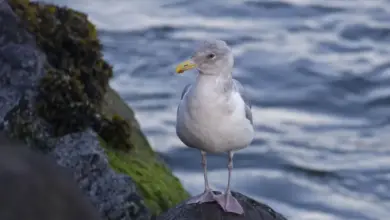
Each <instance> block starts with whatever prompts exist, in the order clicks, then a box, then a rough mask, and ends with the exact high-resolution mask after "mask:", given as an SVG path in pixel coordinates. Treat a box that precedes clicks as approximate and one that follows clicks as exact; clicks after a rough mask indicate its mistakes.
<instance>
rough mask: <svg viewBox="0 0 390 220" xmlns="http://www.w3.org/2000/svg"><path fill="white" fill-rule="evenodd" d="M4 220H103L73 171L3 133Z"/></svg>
mask: <svg viewBox="0 0 390 220" xmlns="http://www.w3.org/2000/svg"><path fill="white" fill-rule="evenodd" d="M0 143H1V144H0V195H1V196H0V219H1V220H21V219H23V220H53V219H56V220H102V218H101V217H100V216H99V214H98V211H97V210H96V208H94V207H93V206H92V204H91V202H90V201H89V200H88V199H87V197H86V196H85V195H83V194H82V192H81V190H80V189H79V188H78V186H77V184H76V182H75V181H74V180H73V178H72V176H71V173H70V172H67V171H69V170H65V169H64V168H62V167H60V166H58V165H57V164H56V163H55V161H54V160H53V159H52V158H49V157H47V156H44V155H42V154H39V153H36V152H33V151H32V150H31V149H29V148H27V146H26V145H25V144H24V143H23V142H20V141H14V140H10V139H9V138H7V137H6V136H5V135H4V134H3V133H0Z"/></svg>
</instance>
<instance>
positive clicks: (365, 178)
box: [54, 0, 390, 220]
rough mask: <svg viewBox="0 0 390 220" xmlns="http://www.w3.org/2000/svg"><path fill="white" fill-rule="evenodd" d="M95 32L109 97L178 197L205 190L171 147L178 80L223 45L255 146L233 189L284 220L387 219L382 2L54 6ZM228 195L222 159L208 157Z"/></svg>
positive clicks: (238, 166)
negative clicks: (212, 43) (135, 122)
mask: <svg viewBox="0 0 390 220" xmlns="http://www.w3.org/2000/svg"><path fill="white" fill-rule="evenodd" d="M54 2H56V3H61V4H66V5H67V6H70V7H73V8H76V9H79V10H82V11H84V12H87V13H88V14H89V16H90V18H91V19H92V21H93V22H94V23H95V24H97V27H98V28H99V30H100V36H101V39H102V42H103V44H104V47H105V57H106V58H107V59H108V60H109V61H110V62H111V63H112V64H113V65H114V67H115V75H116V77H115V78H114V79H113V80H112V82H111V85H112V86H113V87H114V88H115V89H116V90H117V91H119V92H120V94H121V96H122V97H123V98H124V99H125V100H126V101H127V102H128V103H129V104H130V105H131V106H132V107H134V109H135V110H136V113H137V117H138V119H139V120H140V122H141V125H142V127H143V130H144V131H145V132H146V134H147V136H148V138H149V140H150V141H151V142H152V144H153V146H154V147H155V149H156V150H157V151H159V152H160V153H161V154H162V156H163V158H164V159H165V160H166V161H167V163H168V164H169V165H170V166H171V167H172V169H173V170H174V172H175V174H176V175H178V177H179V178H180V179H181V180H182V182H183V183H184V185H185V187H186V188H187V189H188V190H189V191H190V192H192V193H198V192H199V191H201V190H202V187H203V176H202V173H201V168H200V163H199V162H200V154H199V152H198V151H196V150H194V149H188V148H185V147H184V146H183V144H182V143H181V142H180V141H179V139H178V138H177V137H176V135H175V130H174V125H175V120H176V119H175V115H176V107H177V104H178V102H179V97H180V92H181V90H182V88H183V87H184V85H186V84H187V83H188V82H191V81H192V80H193V79H194V76H195V72H189V73H187V74H185V75H182V76H176V75H174V66H175V64H177V63H178V62H179V61H181V60H183V59H185V58H187V57H188V56H189V55H190V54H191V52H192V50H193V46H194V45H195V44H196V43H197V41H198V40H202V39H205V38H211V37H212V38H221V39H224V40H226V41H227V42H228V43H229V44H230V45H231V46H232V47H233V51H234V54H235V56H236V61H235V63H236V68H235V72H234V76H235V77H236V78H237V79H239V80H240V81H241V82H242V83H243V84H244V85H245V86H246V87H247V91H248V93H249V95H250V97H251V99H252V100H253V102H254V107H253V115H254V121H255V126H256V137H255V140H254V142H253V144H252V145H251V146H250V147H248V148H247V149H245V150H242V151H239V152H238V153H237V154H236V156H235V169H234V174H233V181H232V184H233V188H234V190H238V191H241V192H243V193H246V194H248V195H251V196H252V197H254V198H256V199H258V200H261V201H264V202H267V203H268V204H269V205H271V206H272V207H273V208H275V209H276V210H278V211H279V212H282V213H284V214H285V215H286V216H288V217H289V219H292V220H302V219H314V220H315V219H321V220H336V219H337V220H339V219H342V220H351V219H353V220H371V219H372V220H386V219H388V216H389V215H390V189H389V187H390V147H389V146H388V143H390V137H389V135H388V134H389V131H390V126H389V125H388V124H389V123H388V122H389V112H390V111H389V107H388V106H387V105H388V104H389V103H390V102H389V100H390V98H389V97H390V86H389V85H390V69H389V68H388V67H389V61H388V58H389V52H390V46H389V45H388V40H389V39H390V28H389V25H388V24H389V21H390V13H389V11H390V2H388V1H386V0H370V1H364V0H355V1H345V0H316V1H308V0H258V1H254V0H253V1H239V0H229V1H226V0H216V1H189V0H185V1H181V0H167V1H159V0H142V1H141V0H134V1H125V0H116V1H103V0H93V1H92V0H56V1H54ZM208 160H209V170H210V172H209V175H210V181H211V185H212V186H213V187H214V188H217V189H220V190H221V189H224V188H225V186H226V181H227V169H226V163H227V157H226V155H210V156H209V157H208Z"/></svg>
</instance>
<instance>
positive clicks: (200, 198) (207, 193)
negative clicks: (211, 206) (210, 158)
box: [187, 151, 215, 204]
mask: <svg viewBox="0 0 390 220" xmlns="http://www.w3.org/2000/svg"><path fill="white" fill-rule="evenodd" d="M200 153H201V154H202V167H203V174H204V192H203V193H201V194H199V195H196V196H194V197H192V198H191V199H189V200H188V201H187V204H193V203H205V202H212V201H215V199H214V196H215V195H214V193H213V192H212V190H211V189H210V186H209V180H208V178H207V161H206V152H204V151H200Z"/></svg>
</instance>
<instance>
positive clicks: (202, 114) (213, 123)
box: [176, 90, 254, 152]
mask: <svg viewBox="0 0 390 220" xmlns="http://www.w3.org/2000/svg"><path fill="white" fill-rule="evenodd" d="M244 104H245V103H244V101H243V100H242V98H241V96H240V95H239V94H238V93H237V92H232V94H230V95H229V96H227V97H221V96H220V94H215V93H213V92H212V91H210V90H209V91H208V92H207V93H203V92H202V93H197V94H196V95H193V91H190V92H189V94H188V95H187V96H186V97H185V98H184V99H183V100H182V102H181V103H180V105H179V109H178V118H177V127H176V130H177V134H178V136H179V138H180V139H181V140H182V141H183V142H184V143H185V144H186V145H187V146H189V147H194V148H198V149H201V150H204V151H206V152H226V151H230V150H238V149H241V148H244V147H246V146H248V145H249V144H250V142H251V141H252V139H253V135H254V131H253V126H252V125H251V123H250V122H249V120H247V119H246V117H245V105H244Z"/></svg>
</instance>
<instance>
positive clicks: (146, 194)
mask: <svg viewBox="0 0 390 220" xmlns="http://www.w3.org/2000/svg"><path fill="white" fill-rule="evenodd" d="M103 109H104V113H105V115H108V116H110V115H111V116H115V115H120V116H121V117H122V118H125V119H126V120H128V121H136V119H135V118H134V113H133V111H132V109H131V108H129V107H128V105H126V103H125V102H124V101H123V100H122V99H121V98H120V96H119V95H118V94H117V93H116V92H115V91H114V90H112V89H111V88H109V89H108V91H107V94H106V98H105V101H104V103H103ZM130 140H131V143H132V144H133V146H134V149H133V150H132V151H131V153H124V152H123V151H121V150H116V149H113V147H111V146H110V145H109V144H106V143H105V142H104V141H103V140H101V143H102V146H103V147H104V148H105V150H106V153H107V155H108V158H109V162H110V164H111V167H112V168H113V169H115V170H116V171H118V172H121V173H124V174H128V175H129V176H131V177H132V178H133V180H134V181H135V183H136V184H137V187H138V189H139V190H140V193H141V195H142V196H143V198H144V199H145V203H146V205H147V206H148V208H150V210H151V211H152V213H153V214H154V215H158V214H160V213H161V212H164V211H166V210H167V209H169V208H172V207H173V206H175V205H177V204H179V203H180V202H182V201H183V200H185V199H187V198H188V197H189V194H188V192H186V191H185V189H184V188H183V186H182V185H181V183H180V181H179V180H178V179H177V178H176V177H175V176H174V175H173V174H172V172H171V171H170V170H169V169H168V168H167V167H166V165H165V164H164V163H163V162H162V161H161V160H160V159H159V157H158V155H157V154H156V153H155V152H154V151H153V149H152V148H151V146H150V144H149V142H148V141H147V139H146V137H145V136H144V134H143V133H142V132H141V130H140V128H139V126H138V123H133V124H132V135H131V138H130Z"/></svg>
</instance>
